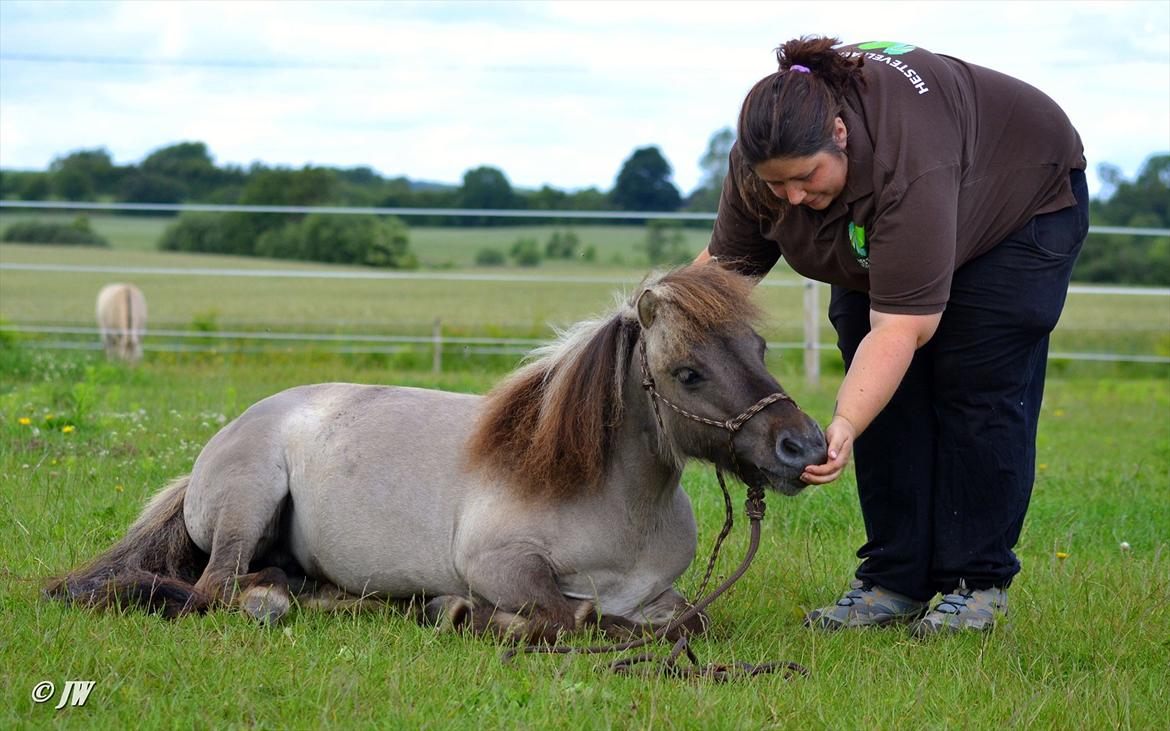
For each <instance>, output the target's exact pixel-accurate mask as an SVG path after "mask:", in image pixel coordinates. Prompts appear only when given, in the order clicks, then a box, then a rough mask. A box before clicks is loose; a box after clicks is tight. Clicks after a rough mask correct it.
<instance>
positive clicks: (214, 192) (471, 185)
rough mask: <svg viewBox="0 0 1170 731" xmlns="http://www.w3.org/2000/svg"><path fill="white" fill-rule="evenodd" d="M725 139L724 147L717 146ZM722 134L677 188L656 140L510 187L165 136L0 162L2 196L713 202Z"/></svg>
mask: <svg viewBox="0 0 1170 731" xmlns="http://www.w3.org/2000/svg"><path fill="white" fill-rule="evenodd" d="M724 142H725V147H724V148H722V149H719V148H718V147H717V146H718V145H720V144H723V143H724ZM730 144H731V130H730V129H725V130H721V131H720V132H718V133H716V135H715V136H713V137H712V142H711V145H712V147H711V149H710V150H708V153H707V154H706V155H704V157H703V159H702V161H701V165H703V166H705V167H704V177H703V182H702V184H701V185H700V186H699V187H698V188H696V190H695V191H692V193H691V194H690V195H688V196H685V197H684V196H683V195H682V194H681V193H680V192H679V189H678V187H677V186H676V185H675V184H674V183H673V182H672V180H671V177H672V175H673V169H672V168H671V165H670V163H669V162H667V160H666V158H665V157H664V156H663V154H662V151H661V150H659V148H658V147H657V146H654V145H650V146H647V147H641V148H637V149H635V150H634V151H633V152H632V153H631V154H630V156H629V157H628V158H627V159H626V160H625V162H624V163H623V164H622V167H621V169H620V170H619V171H618V173H617V176H616V179H615V182H614V186H613V188H612V189H611V190H608V191H602V190H599V189H597V188H596V187H591V188H585V189H583V190H576V191H567V190H559V189H557V188H553V187H552V186H549V185H545V186H543V187H541V188H539V189H537V190H523V189H517V188H515V187H513V186H512V184H511V182H510V181H509V180H508V177H507V176H506V175H505V174H504V172H503V171H502V170H500V169H499V168H496V167H492V166H489V165H484V166H480V167H477V168H474V169H470V170H468V171H467V172H466V173H464V175H463V180H462V184H460V185H444V184H437V183H427V182H422V181H413V180H410V179H409V178H406V177H402V176H399V177H389V178H387V177H383V176H381V175H379V174H378V173H377V172H376V171H374V170H373V169H372V168H370V167H368V166H359V167H352V168H337V167H320V166H311V165H310V166H305V167H303V168H300V169H294V168H287V167H271V166H268V165H265V164H263V163H259V162H257V163H253V164H252V165H250V166H249V167H247V168H244V167H241V166H238V165H224V166H219V165H216V164H215V160H214V158H213V157H212V154H211V151H210V150H209V149H208V148H207V145H206V144H205V143H203V142H180V143H178V144H174V145H168V146H166V147H163V148H161V149H158V150H155V151H154V152H151V153H150V154H149V155H147V156H146V158H144V159H143V160H142V161H141V162H139V163H134V164H129V165H116V164H115V163H114V161H113V159H112V158H111V156H110V153H109V151H107V150H106V149H105V148H97V149H90V150H77V151H74V152H70V153H69V154H67V155H63V156H60V157H57V158H56V159H54V160H53V162H52V163H51V164H50V165H49V169H48V170H46V171H16V170H4V171H0V196H2V197H3V198H5V199H9V200H50V199H56V200H64V201H99V200H101V201H117V202H124V203H225V204H266V205H306V206H307V205H342V206H360V207H385V208H501V209H530V210H538V211H539V210H570V211H605V210H620V211H677V210H680V209H686V210H703V211H714V210H715V206H716V204H717V203H718V191H717V188H718V187H719V186H721V185H722V182H723V176H722V172H721V171H725V170H726V156H727V152H728V150H729V149H730ZM708 167H709V168H710V169H707V168H708ZM712 193H714V194H712ZM497 222H498V221H496V220H490V219H487V218H483V219H479V218H471V219H468V220H465V221H463V222H462V223H463V225H471V226H482V225H491V224H493V223H497ZM425 223H443V224H450V223H451V220H450V219H448V218H442V217H436V218H435V220H434V221H427V222H425ZM514 223H515V222H514V221H512V222H510V224H513V225H514Z"/></svg>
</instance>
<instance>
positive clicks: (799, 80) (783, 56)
mask: <svg viewBox="0 0 1170 731" xmlns="http://www.w3.org/2000/svg"><path fill="white" fill-rule="evenodd" d="M839 44H840V41H838V40H837V39H836V38H824V37H812V36H806V37H804V38H797V39H795V40H791V41H788V42H787V43H785V44H784V45H782V46H780V47H779V48H777V49H776V61H777V62H778V63H779V66H780V69H779V70H778V71H776V72H775V73H773V74H769V75H768V76H765V77H764V78H762V79H760V80H759V81H758V82H756V85H755V86H753V87H752V89H751V91H749V92H748V94H747V97H746V98H745V99H744V100H743V108H742V109H740V112H739V125H738V130H737V135H736V148H737V149H738V151H739V159H740V163H739V166H738V167H739V169H738V170H736V171H735V174H736V177H737V178H738V182H739V185H740V191H741V193H742V195H743V198H744V203H745V204H746V205H747V207H748V209H749V210H751V211H753V212H754V213H759V212H760V211H761V209H762V208H763V209H772V210H777V209H778V208H779V207H782V205H783V202H782V201H780V200H779V199H778V198H777V197H776V196H774V195H772V193H771V191H769V190H768V189H767V186H765V185H763V183H762V182H761V181H760V180H759V178H757V177H756V174H755V171H754V169H753V168H754V167H755V166H756V165H758V164H759V163H762V162H764V161H765V160H771V159H773V158H777V157H808V156H809V155H815V154H816V153H818V152H821V151H823V150H824V151H829V152H834V153H835V152H837V146H836V145H835V144H834V142H833V120H834V119H835V118H836V117H838V116H840V114H841V110H842V108H843V107H844V101H843V99H844V96H845V93H846V92H847V91H849V90H850V89H852V88H855V87H862V86H864V84H865V81H864V79H863V78H862V76H861V66H862V63H863V61H862V57H861V56H857V57H847V56H843V55H841V54H840V53H838V52H837V51H836V50H834V48H833V47H834V46H836V45H839ZM794 67H795V69H794Z"/></svg>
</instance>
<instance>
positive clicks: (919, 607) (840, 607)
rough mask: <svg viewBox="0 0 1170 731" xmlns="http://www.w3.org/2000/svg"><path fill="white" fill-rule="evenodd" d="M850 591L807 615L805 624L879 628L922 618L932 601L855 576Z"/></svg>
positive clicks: (826, 628)
mask: <svg viewBox="0 0 1170 731" xmlns="http://www.w3.org/2000/svg"><path fill="white" fill-rule="evenodd" d="M849 586H850V587H851V588H850V590H849V591H848V592H847V593H846V594H845V596H843V597H841V598H840V599H838V600H837V603H836V604H833V605H832V606H828V607H821V608H820V609H814V610H813V611H811V612H809V613H808V614H806V615H805V617H804V626H805V627H811V628H813V629H822V630H830V631H831V630H838V629H842V628H844V627H877V626H880V625H884V624H893V623H895V622H903V623H909V622H913V621H914V620H916V619H918V618H919V617H921V616H922V615H923V614H925V613H926V610H927V609H928V608H929V606H930V603H929V602H919V601H915V600H913V599H911V598H910V597H908V596H903V595H901V594H898V593H896V592H892V591H890V590H889V589H883V588H882V587H880V586H878V585H876V584H871V585H868V586H867V585H866V584H865V582H863V581H861V580H859V579H854V580H853V581H851V582H849Z"/></svg>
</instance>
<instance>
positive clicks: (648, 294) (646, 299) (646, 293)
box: [634, 288, 658, 329]
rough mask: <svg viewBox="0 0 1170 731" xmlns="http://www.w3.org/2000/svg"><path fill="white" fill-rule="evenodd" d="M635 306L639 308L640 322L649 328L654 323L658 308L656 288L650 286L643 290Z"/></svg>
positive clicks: (644, 327) (645, 327)
mask: <svg viewBox="0 0 1170 731" xmlns="http://www.w3.org/2000/svg"><path fill="white" fill-rule="evenodd" d="M634 308H635V309H637V310H638V322H639V323H640V324H641V325H642V328H643V329H649V327H650V325H652V324H653V323H654V313H655V312H656V311H657V310H658V295H656V294H654V290H652V289H650V288H646V289H644V290H642V294H640V295H638V301H637V302H636V303H635V304H634Z"/></svg>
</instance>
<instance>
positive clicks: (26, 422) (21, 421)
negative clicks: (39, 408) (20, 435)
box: [16, 416, 32, 426]
mask: <svg viewBox="0 0 1170 731" xmlns="http://www.w3.org/2000/svg"><path fill="white" fill-rule="evenodd" d="M16 421H17V423H19V424H20V425H21V426H28V425H29V424H31V423H32V419H30V418H28V417H27V416H22V417H20V418H19V419H17V420H16Z"/></svg>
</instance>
